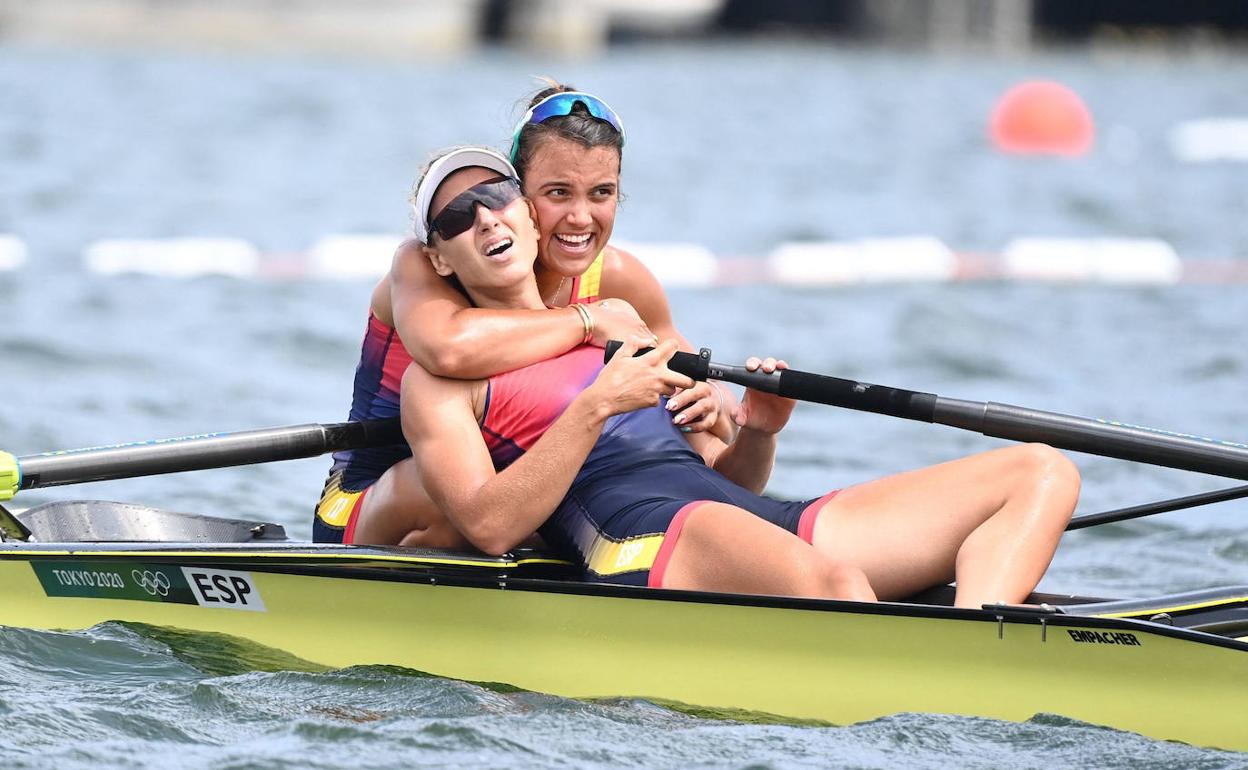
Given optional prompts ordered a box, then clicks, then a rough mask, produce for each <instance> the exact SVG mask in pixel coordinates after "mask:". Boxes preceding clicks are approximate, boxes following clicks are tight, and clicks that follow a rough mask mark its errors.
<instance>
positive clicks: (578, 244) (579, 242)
mask: <svg viewBox="0 0 1248 770" xmlns="http://www.w3.org/2000/svg"><path fill="white" fill-rule="evenodd" d="M593 237H594V236H593V234H592V233H578V234H576V235H563V234H560V233H556V234H555V240H556V241H558V242H559V245H560V246H563V247H565V248H567V249H571V250H574V251H575V250H577V249H583V248H585V246H586V245H588V244H589V241H590V239H591V238H593Z"/></svg>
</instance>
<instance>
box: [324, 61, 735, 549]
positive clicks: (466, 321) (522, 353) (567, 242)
mask: <svg viewBox="0 0 1248 770" xmlns="http://www.w3.org/2000/svg"><path fill="white" fill-rule="evenodd" d="M623 146H624V128H623V124H622V123H621V121H620V119H619V117H618V116H617V115H616V114H615V112H614V111H612V110H611V108H610V107H609V106H607V105H606V103H604V102H603V101H602V100H600V99H598V98H597V97H595V96H593V95H592V94H588V93H584V92H581V91H576V90H575V89H573V88H572V87H570V86H566V85H561V84H552V85H551V86H550V87H549V88H546V89H544V90H542V91H541V92H539V93H538V94H537V95H536V96H534V97H533V98H532V100H531V101H530V103H529V108H528V110H527V112H526V113H525V115H524V116H523V117H522V118H521V119H520V121H519V122H518V123H517V125H516V129H515V132H514V134H513V136H512V147H511V156H512V158H514V159H515V160H516V162H517V164H518V166H519V168H520V173H521V176H520V178H521V179H522V181H523V184H524V193H525V194H526V195H527V196H528V197H529V198H530V200H532V201H533V204H534V207H535V209H536V211H537V221H538V226H539V229H540V237H541V244H540V248H539V254H540V258H539V260H538V262H537V265H536V266H535V271H536V275H537V285H538V290H539V293H540V294H541V296H542V300H543V304H544V306H545V307H544V309H525V310H517V309H498V308H479V307H474V306H473V305H472V303H471V302H470V301H469V299H468V298H467V296H466V295H465V294H464V293H463V292H462V291H459V290H458V289H457V288H456V287H455V286H453V285H452V284H449V283H448V282H447V281H444V280H442V279H441V278H439V277H438V276H437V274H436V273H434V272H433V270H432V269H431V268H430V266H429V262H428V260H427V259H425V257H424V255H423V254H422V251H421V249H422V247H423V246H424V244H425V242H427V240H428V238H429V233H428V232H427V231H426V230H424V229H423V228H422V226H421V225H420V217H419V216H417V217H416V218H415V219H416V226H415V228H414V231H415V233H414V234H415V238H414V239H412V240H409V241H407V242H405V243H403V244H402V245H401V246H400V247H399V249H398V250H397V252H396V253H395V257H394V261H393V264H392V266H391V270H390V272H389V274H388V275H387V276H385V277H384V278H383V279H382V280H381V282H379V283H378V285H377V287H376V288H375V289H374V291H373V295H372V301H371V307H370V313H369V319H368V329H367V333H366V335H365V339H364V344H363V350H362V353H361V359H360V364H359V367H358V368H357V370H356V375H355V392H354V395H353V399H352V407H351V412H350V418H351V419H352V420H364V419H372V418H383V417H392V416H395V415H397V414H398V412H399V380H400V378H401V377H402V374H403V371H404V370H405V369H406V367H407V364H408V363H410V361H411V360H413V359H415V360H416V361H417V362H418V363H419V364H420V365H421V366H422V367H423V368H424V369H425V370H427V371H429V372H432V373H434V374H437V375H440V376H446V377H460V378H478V377H486V376H489V375H492V374H497V373H500V372H504V371H509V370H512V369H516V368H518V367H521V366H525V365H528V364H532V363H536V362H537V361H541V360H544V359H547V358H551V357H554V356H556V355H559V354H560V353H564V352H566V351H568V350H570V349H572V348H574V347H576V346H578V345H581V344H582V343H586V342H588V343H591V344H594V345H598V346H602V345H603V344H605V341H606V340H607V339H620V340H628V341H632V342H635V343H637V344H639V345H642V344H653V343H654V342H655V341H657V339H660V338H661V339H675V340H677V341H678V342H679V344H680V347H681V348H682V349H685V350H692V347H691V346H690V345H689V343H688V342H687V341H686V340H685V339H684V337H682V336H681V335H680V333H679V332H678V331H677V330H676V328H675V326H674V325H673V323H672V316H671V310H670V307H669V306H668V302H667V297H666V295H665V294H664V292H663V288H662V286H660V285H659V282H658V281H657V280H656V279H655V278H654V276H653V274H651V273H650V271H649V270H647V269H646V268H645V266H644V265H642V264H641V262H640V261H639V260H637V259H636V257H634V256H632V255H631V254H629V253H627V252H625V251H623V250H621V249H618V248H615V247H613V246H611V245H610V244H609V241H610V238H611V232H612V229H613V227H614V225H615V214H616V205H617V203H618V202H619V186H620V182H619V176H620V160H621V157H622V150H623ZM509 168H510V166H509ZM425 203H427V202H425ZM413 205H414V206H415V207H417V208H419V205H420V202H419V201H415V200H414V201H413ZM606 298H610V300H609V301H608V300H607V299H606ZM734 406H735V400H734V399H733V397H732V396H731V394H728V393H727V392H725V391H724V390H722V389H721V388H719V387H718V386H715V385H712V384H707V383H697V384H695V385H693V386H692V387H690V388H689V389H687V390H684V391H682V392H680V393H678V394H676V395H675V396H674V397H673V398H672V399H671V400H670V401H669V411H670V413H671V415H672V420H673V422H674V423H675V424H676V425H678V426H679V427H680V429H681V430H682V431H685V432H694V433H696V432H701V431H706V430H711V431H713V432H715V434H716V435H718V436H720V437H721V438H723V439H725V440H731V437H732V435H733V432H734V427H733V424H732V418H731V412H732V408H733V407H734ZM392 469H393V470H392ZM313 537H314V539H315V540H317V541H319V542H354V543H373V544H395V543H399V544H404V545H423V546H431V547H455V546H462V545H464V541H463V539H462V537H461V536H460V534H459V533H458V532H457V531H455V530H454V528H452V527H450V526H449V525H448V524H447V522H446V519H445V517H443V516H442V515H441V514H440V513H439V512H438V510H437V508H436V507H435V506H434V505H433V504H432V503H431V502H430V500H429V497H428V495H427V494H426V493H425V491H424V489H423V488H422V485H421V483H420V480H419V475H418V474H417V473H416V471H415V468H414V467H413V461H412V459H411V456H410V451H409V450H408V448H407V447H406V446H404V445H395V446H391V447H382V448H375V449H366V450H355V451H351V452H340V453H337V454H335V455H334V465H333V467H332V468H331V470H330V476H329V479H328V480H327V481H326V484H325V489H324V491H323V494H322V497H321V500H320V502H319V504H318V505H317V507H316V514H315V518H314V523H313Z"/></svg>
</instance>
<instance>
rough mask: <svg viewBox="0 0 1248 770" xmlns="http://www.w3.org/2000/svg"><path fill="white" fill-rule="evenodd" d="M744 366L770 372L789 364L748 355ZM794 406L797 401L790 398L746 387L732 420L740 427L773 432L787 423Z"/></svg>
mask: <svg viewBox="0 0 1248 770" xmlns="http://www.w3.org/2000/svg"><path fill="white" fill-rule="evenodd" d="M745 368H746V369H747V370H749V371H751V372H753V371H756V370H758V369H760V368H761V369H762V370H763V371H764V372H767V373H768V374H770V373H771V372H774V371H777V370H780V369H788V368H789V365H788V364H787V363H785V362H784V361H777V360H776V359H774V358H771V357H768V358H763V359H760V358H758V357H757V356H750V357H749V358H748V359H746V361H745ZM795 406H797V402H796V401H794V400H793V399H791V398H784V397H783V396H777V395H776V394H774V393H764V392H763V391H761V390H754V389H753V388H746V390H745V398H743V399H741V406H740V407H738V408H737V413H736V414H735V415H734V420H735V421H736V423H737V425H739V426H741V427H742V428H748V429H750V430H756V431H759V432H761V433H770V434H775V433H779V432H780V429H781V428H783V427H784V426H785V424H786V423H788V421H789V415H791V414H793V407H795Z"/></svg>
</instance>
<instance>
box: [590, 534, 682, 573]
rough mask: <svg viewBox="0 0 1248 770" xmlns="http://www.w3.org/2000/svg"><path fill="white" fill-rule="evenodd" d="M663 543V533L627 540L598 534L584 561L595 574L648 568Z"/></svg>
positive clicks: (652, 564) (652, 563)
mask: <svg viewBox="0 0 1248 770" xmlns="http://www.w3.org/2000/svg"><path fill="white" fill-rule="evenodd" d="M661 545H663V533H661V532H660V533H658V534H655V535H642V536H640V537H630V538H628V539H627V540H613V539H611V538H609V537H607V536H605V535H599V536H598V537H597V538H595V539H594V544H593V545H592V546H590V549H589V553H588V554H587V557H588V558H587V559H586V561H588V562H589V568H590V569H591V570H592V571H593V572H594V573H595V574H597V575H601V576H603V577H606V576H608V575H619V574H621V573H624V572H637V571H639V570H646V569H650V568H651V567H652V566H654V560H655V559H656V558H657V557H658V555H659V546H661Z"/></svg>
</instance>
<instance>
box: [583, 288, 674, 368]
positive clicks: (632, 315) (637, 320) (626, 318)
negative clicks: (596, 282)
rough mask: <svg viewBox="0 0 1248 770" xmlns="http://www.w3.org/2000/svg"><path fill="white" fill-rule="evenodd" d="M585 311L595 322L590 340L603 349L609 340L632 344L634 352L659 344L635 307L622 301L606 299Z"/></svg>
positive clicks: (587, 306) (587, 307)
mask: <svg viewBox="0 0 1248 770" xmlns="http://www.w3.org/2000/svg"><path fill="white" fill-rule="evenodd" d="M585 309H586V310H588V311H589V316H590V318H592V319H593V321H594V335H593V339H592V340H590V342H591V344H593V345H597V346H598V347H600V348H602V347H606V345H607V341H608V340H620V341H621V342H631V343H632V344H633V346H634V347H633V350H638V349H640V348H652V347H655V346H657V345H658V344H659V338H658V337H656V336H655V335H654V332H652V331H650V327H648V326H646V323H645V321H642V320H641V316H639V315H637V311H636V310H634V309H633V306H632V305H630V304H629V303H627V302H625V301H624V300H622V299H604V300H602V301H601V302H595V303H594V304H592V305H585ZM630 355H631V354H630ZM669 357H670V356H669Z"/></svg>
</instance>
